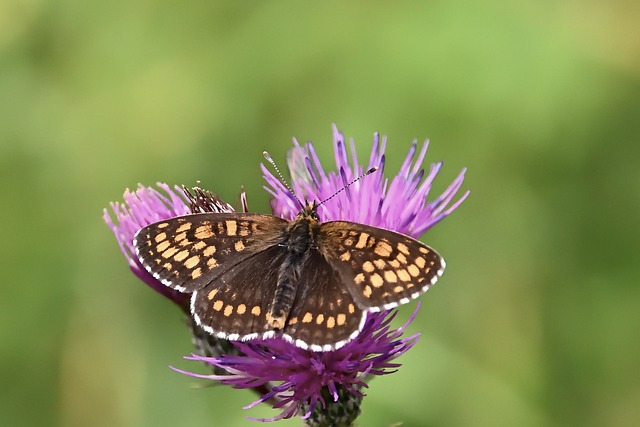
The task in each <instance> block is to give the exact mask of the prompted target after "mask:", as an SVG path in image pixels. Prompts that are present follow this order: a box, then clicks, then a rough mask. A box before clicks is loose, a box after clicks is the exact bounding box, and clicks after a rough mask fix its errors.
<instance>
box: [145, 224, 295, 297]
mask: <svg viewBox="0 0 640 427" xmlns="http://www.w3.org/2000/svg"><path fill="white" fill-rule="evenodd" d="M287 224H288V221H286V220H284V219H281V218H277V217H275V216H270V215H260V214H250V213H238V212H234V213H201V214H193V215H186V216H182V217H177V218H172V219H168V220H165V221H160V222H157V223H155V224H151V225H149V226H147V227H144V228H143V229H141V230H140V231H138V233H136V235H135V237H134V240H133V245H134V248H135V251H136V255H137V256H138V259H139V260H140V262H141V263H142V265H143V266H144V268H145V269H147V271H149V273H151V274H152V275H153V276H154V277H155V278H156V279H158V280H160V281H161V282H162V283H163V284H164V285H166V286H168V287H170V288H172V289H175V290H178V291H180V292H193V291H196V290H198V289H201V288H202V287H204V286H206V285H207V284H208V283H210V282H212V281H214V280H216V278H218V277H219V276H220V275H221V274H222V273H224V272H225V271H227V270H228V269H230V268H232V267H233V266H235V265H236V264H238V263H241V262H243V261H244V260H246V259H248V258H250V257H251V256H253V255H255V254H256V253H259V252H261V251H264V250H265V249H267V248H269V247H271V246H274V245H277V244H278V241H279V239H281V238H282V233H283V231H284V230H285V229H286V227H287Z"/></svg>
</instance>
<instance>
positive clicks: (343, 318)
mask: <svg viewBox="0 0 640 427" xmlns="http://www.w3.org/2000/svg"><path fill="white" fill-rule="evenodd" d="M296 291H297V292H296V297H295V300H294V302H293V305H292V308H291V312H290V314H289V317H288V320H287V323H286V326H285V327H284V329H283V332H284V334H285V335H287V336H288V338H290V339H291V340H292V341H294V342H297V344H296V345H298V346H303V347H304V346H305V345H307V346H309V347H310V348H311V349H312V350H314V351H326V350H328V349H331V348H337V347H340V346H341V345H342V344H344V343H345V342H347V341H348V340H350V339H352V338H353V337H354V336H355V335H357V333H358V331H359V330H360V329H361V328H362V322H363V316H364V313H363V312H362V310H361V309H360V307H358V304H356V302H355V301H354V299H353V297H352V296H351V293H350V292H349V290H348V289H347V287H346V286H344V284H343V283H342V280H341V278H340V276H339V275H338V273H337V272H336V271H335V270H334V269H333V267H331V265H329V263H328V262H327V261H326V260H325V259H324V258H323V257H322V256H321V255H320V254H319V253H318V252H316V251H310V253H309V257H308V258H307V259H306V260H305V262H304V265H303V266H302V268H301V272H300V279H299V282H298V284H297V289H296ZM303 344H304V345H303Z"/></svg>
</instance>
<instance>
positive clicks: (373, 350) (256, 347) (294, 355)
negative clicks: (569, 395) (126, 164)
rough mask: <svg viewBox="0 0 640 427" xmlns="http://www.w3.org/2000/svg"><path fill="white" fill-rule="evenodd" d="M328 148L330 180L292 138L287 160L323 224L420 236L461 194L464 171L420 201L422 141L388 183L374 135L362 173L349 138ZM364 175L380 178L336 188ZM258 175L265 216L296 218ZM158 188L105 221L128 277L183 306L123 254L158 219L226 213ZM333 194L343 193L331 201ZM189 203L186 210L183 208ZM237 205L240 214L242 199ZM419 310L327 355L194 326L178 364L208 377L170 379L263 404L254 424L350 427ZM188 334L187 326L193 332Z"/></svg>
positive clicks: (129, 197) (373, 318)
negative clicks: (242, 393) (264, 413)
mask: <svg viewBox="0 0 640 427" xmlns="http://www.w3.org/2000/svg"><path fill="white" fill-rule="evenodd" d="M333 140H334V141H333V143H334V152H335V161H336V168H337V172H328V173H327V172H325V171H324V169H323V167H322V165H321V163H320V161H319V159H318V156H317V154H316V152H315V150H314V148H313V145H312V144H311V143H307V144H305V145H300V144H299V143H298V142H297V141H296V140H295V139H294V148H293V149H292V150H291V152H290V153H289V156H288V161H287V163H288V166H289V170H290V171H291V175H292V184H291V185H292V188H293V191H294V192H295V193H296V195H297V196H298V198H299V199H306V200H315V201H318V202H319V201H323V200H325V199H329V200H327V201H326V202H325V203H323V204H322V205H321V206H320V207H319V208H318V212H317V213H318V216H319V217H320V220H321V221H330V220H337V219H342V220H348V221H353V222H359V223H363V224H368V225H372V226H375V227H381V228H387V229H390V230H394V231H398V232H401V233H404V234H407V235H409V236H412V237H414V238H418V237H420V235H422V234H423V233H424V232H425V231H427V230H428V229H429V228H431V227H432V226H434V225H435V224H436V223H438V222H439V221H440V220H442V219H443V218H445V217H446V216H447V215H449V214H450V213H451V212H452V211H453V210H455V209H456V208H457V207H458V206H459V205H460V203H462V201H463V200H464V199H465V198H466V197H467V195H468V192H466V193H464V194H463V195H462V196H461V197H459V198H458V199H457V200H456V201H455V202H454V201H453V199H454V198H455V195H456V193H457V192H458V190H459V188H460V187H461V185H462V182H463V180H464V173H465V171H464V170H463V171H462V172H461V173H460V174H459V175H458V176H457V177H456V179H455V180H454V181H453V183H452V184H451V185H450V186H449V187H448V188H447V189H446V190H445V191H444V192H443V193H442V194H441V195H440V196H439V197H437V198H435V200H432V201H427V197H428V196H429V192H430V190H431V185H432V183H433V181H434V179H435V177H436V175H437V174H438V172H439V170H440V168H441V166H442V164H441V163H436V164H432V165H431V166H430V169H429V171H428V172H425V171H424V170H423V169H422V162H423V160H424V157H425V155H426V151H427V147H428V144H427V143H424V144H423V145H422V146H421V148H420V149H419V150H418V145H417V143H415V142H414V143H413V144H412V146H411V148H410V150H409V154H408V155H407V157H406V159H405V161H404V163H403V165H402V167H401V168H400V172H399V173H398V174H397V175H396V176H395V177H394V178H393V179H392V180H391V181H389V180H388V179H385V178H384V173H383V170H384V166H385V156H384V151H385V146H386V138H385V137H382V138H380V137H379V136H378V134H375V135H374V144H373V149H372V151H371V154H370V156H369V161H368V167H364V166H363V165H361V164H360V163H359V162H358V159H357V157H356V152H355V144H354V142H353V140H350V141H349V143H348V144H347V143H346V141H345V139H344V136H343V135H342V134H341V133H340V132H339V131H338V130H337V128H336V127H335V126H334V127H333ZM349 154H350V155H349ZM371 167H379V168H380V169H381V170H380V171H378V172H376V173H375V174H372V175H371V176H368V177H366V178H364V179H362V180H359V181H357V182H355V183H353V184H352V185H350V186H349V187H347V188H344V187H345V185H347V184H348V183H350V182H351V181H353V180H354V179H355V178H356V177H358V176H360V175H361V174H362V173H363V172H364V171H365V170H367V169H369V168H371ZM262 170H263V174H264V178H265V180H266V182H267V186H265V189H266V190H267V191H268V192H269V193H270V194H271V195H272V196H273V198H272V201H271V205H272V209H273V214H274V215H276V216H279V217H282V218H286V219H294V217H295V216H296V215H297V214H298V212H299V210H300V204H299V202H298V201H297V200H296V198H295V197H294V196H293V195H292V194H291V192H290V191H289V190H288V189H287V188H286V186H285V185H284V184H283V183H282V182H281V181H280V180H279V179H278V178H276V177H275V176H274V175H273V174H271V173H270V172H269V170H268V169H267V168H266V167H265V166H264V165H263V166H262ZM159 186H160V188H162V189H163V190H164V191H165V192H166V193H167V194H168V196H164V195H161V194H160V193H159V192H158V191H156V190H153V189H150V188H144V187H139V189H138V190H137V191H136V192H135V193H131V192H127V193H125V204H123V205H121V204H117V203H114V204H112V209H113V211H114V212H115V213H116V219H117V220H118V225H115V224H114V222H113V221H111V218H110V217H109V215H108V214H107V213H106V211H105V221H107V224H108V225H109V226H110V227H111V228H112V230H113V231H114V233H115V234H116V238H117V239H118V242H119V244H120V246H121V248H122V250H123V252H124V254H125V257H126V258H127V259H128V260H129V264H130V267H131V269H132V270H133V271H134V273H136V275H138V277H140V278H141V279H143V280H144V281H145V283H147V284H149V285H150V286H151V287H152V288H153V289H156V290H157V291H158V292H161V293H162V294H163V295H165V296H167V297H168V298H170V299H172V300H173V301H174V302H176V303H178V304H179V305H181V307H183V308H184V307H185V305H184V303H185V301H184V297H183V296H182V294H178V295H176V294H177V293H176V292H174V291H171V290H169V289H167V288H165V289H162V288H164V285H162V284H160V283H159V282H157V281H156V280H155V279H154V278H153V277H152V276H150V275H148V274H146V271H145V270H144V268H141V266H140V264H139V263H138V261H137V259H136V258H135V256H134V255H133V254H134V252H133V250H132V247H131V245H132V243H131V242H132V238H133V235H134V234H135V232H136V231H137V230H138V229H139V228H141V227H143V226H145V225H147V224H149V223H151V222H155V221H159V220H161V219H168V218H171V217H174V216H179V215H184V214H187V213H190V212H202V211H207V210H208V209H216V210H215V211H217V212H228V211H229V209H230V206H229V205H226V204H224V203H223V202H221V201H220V200H219V199H215V198H211V199H210V200H209V199H208V197H213V196H212V195H210V194H206V193H202V194H200V198H199V199H198V198H197V197H195V196H193V195H192V194H189V193H187V194H186V196H181V195H179V194H176V193H174V192H173V191H172V190H171V189H170V188H169V187H168V186H166V185H164V184H162V185H159ZM341 189H344V191H342V192H340V193H339V194H337V195H335V193H336V192H338V191H339V190H341ZM332 196H333V197H332ZM195 200H199V203H195V202H194V201H195ZM187 201H190V202H191V203H190V206H188V205H187ZM243 206H246V200H245V199H244V198H243ZM181 298H182V299H181ZM418 306H419V305H418ZM417 310H418V308H416V310H415V311H414V313H413V315H412V316H411V317H410V319H409V320H408V321H407V323H406V324H405V325H404V326H402V327H401V328H399V329H395V330H394V329H392V328H391V327H390V322H391V320H392V319H393V318H394V317H395V313H396V312H395V310H391V311H386V312H381V313H368V315H367V319H366V322H365V325H364V328H363V329H362V331H361V332H360V334H359V335H358V336H357V337H356V338H355V339H353V340H352V341H350V342H348V343H347V344H346V345H344V346H343V347H341V348H339V349H338V350H335V351H329V352H313V351H311V350H306V349H301V348H298V347H296V346H295V345H293V344H291V343H288V342H285V341H283V340H281V339H278V338H271V339H263V340H254V341H250V342H233V343H229V342H226V343H223V344H224V345H222V346H221V345H220V344H221V341H224V340H218V339H216V338H214V337H211V336H207V335H206V334H205V335H204V336H203V334H202V331H201V330H200V331H199V330H197V326H196V327H195V328H196V329H193V331H194V338H195V342H196V344H197V348H198V354H193V355H191V356H188V357H186V358H187V359H188V360H197V361H200V362H203V363H205V364H207V365H208V366H209V367H210V368H211V369H212V370H213V372H214V374H213V375H202V374H196V373H189V372H185V371H181V370H178V371H179V372H182V373H185V374H187V375H190V376H193V377H198V378H206V379H210V380H215V381H219V382H221V383H223V384H228V385H231V386H233V387H234V388H251V389H253V390H254V391H257V392H258V393H260V394H261V397H260V398H259V399H258V400H257V401H255V402H253V403H252V404H250V405H248V406H247V407H246V408H250V407H253V406H255V405H257V404H259V403H262V402H269V403H270V404H272V405H273V407H274V408H275V409H278V410H280V413H279V414H278V415H276V416H275V417H273V418H270V419H265V420H262V421H274V420H278V419H282V418H290V417H293V416H296V415H302V417H303V418H304V419H305V420H306V422H307V424H308V425H310V426H323V425H347V426H348V425H351V424H352V423H353V421H354V420H355V418H356V417H357V416H358V415H359V412H360V409H359V408H360V401H361V399H362V397H363V388H366V387H367V383H366V381H367V379H368V378H369V377H370V376H372V375H382V374H386V373H391V372H394V370H395V369H396V368H398V367H399V366H400V365H399V364H397V363H394V362H393V360H394V359H395V358H397V357H398V356H400V355H402V354H403V353H404V352H406V351H407V350H409V349H410V348H411V347H412V346H413V345H414V344H415V343H416V341H417V339H418V335H412V336H410V337H404V338H403V337H402V334H403V332H404V330H405V328H406V327H407V325H408V324H409V323H410V322H411V321H412V320H413V318H414V317H415V315H416V313H417ZM191 326H192V328H194V326H195V325H193V324H192V325H191ZM176 370H177V369H176Z"/></svg>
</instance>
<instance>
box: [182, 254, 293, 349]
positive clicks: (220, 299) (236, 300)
mask: <svg viewBox="0 0 640 427" xmlns="http://www.w3.org/2000/svg"><path fill="white" fill-rule="evenodd" d="M286 254H287V253H286V250H285V249H283V248H282V247H280V246H272V247H270V248H267V249H265V250H264V251H262V252H259V253H257V254H255V255H253V256H252V257H251V258H246V259H244V260H243V261H242V262H239V263H236V264H235V265H234V266H232V267H231V268H228V269H227V270H226V271H225V272H224V273H222V274H221V275H219V276H218V277H217V278H216V279H215V280H214V281H212V282H211V283H209V284H207V285H206V286H205V287H203V288H202V289H200V290H197V291H195V292H194V293H193V294H192V296H191V314H192V315H193V318H194V319H195V321H196V323H197V324H198V325H200V326H201V327H202V328H203V329H204V330H205V331H207V332H209V333H210V334H212V335H215V336H217V337H219V338H226V339H229V340H249V339H253V338H258V337H263V338H266V337H268V336H272V335H274V334H275V332H273V331H271V328H270V327H269V325H268V323H267V319H268V317H267V314H268V312H269V308H270V305H271V302H272V301H273V297H274V295H275V292H276V287H277V283H278V271H279V268H278V267H279V266H280V264H282V262H283V261H284V259H285V258H286Z"/></svg>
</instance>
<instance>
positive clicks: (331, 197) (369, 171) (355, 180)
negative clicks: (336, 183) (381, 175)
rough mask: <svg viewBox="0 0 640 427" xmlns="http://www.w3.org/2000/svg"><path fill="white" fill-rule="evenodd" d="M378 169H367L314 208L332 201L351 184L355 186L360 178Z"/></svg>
mask: <svg viewBox="0 0 640 427" xmlns="http://www.w3.org/2000/svg"><path fill="white" fill-rule="evenodd" d="M378 169H379V168H378V166H374V167H372V168H371V169H369V170H368V171H366V172H364V173H363V174H361V175H360V176H359V177H357V178H356V179H354V180H353V181H351V182H350V183H348V184H347V185H345V186H344V187H342V188H341V189H339V190H338V191H336V192H335V193H333V194H332V195H331V196H329V197H327V198H326V199H324V200H323V201H321V202H320V203H318V204H317V205H316V208H317V207H318V206H320V205H322V204H324V203H326V202H328V201H329V200H331V199H333V198H334V197H336V196H337V195H338V194H340V193H342V192H343V191H344V190H346V189H347V188H349V187H351V186H352V185H353V184H355V183H356V182H358V181H360V180H361V179H362V178H364V177H365V176H367V175H370V174H372V173H374V172H375V171H377V170H378Z"/></svg>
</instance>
